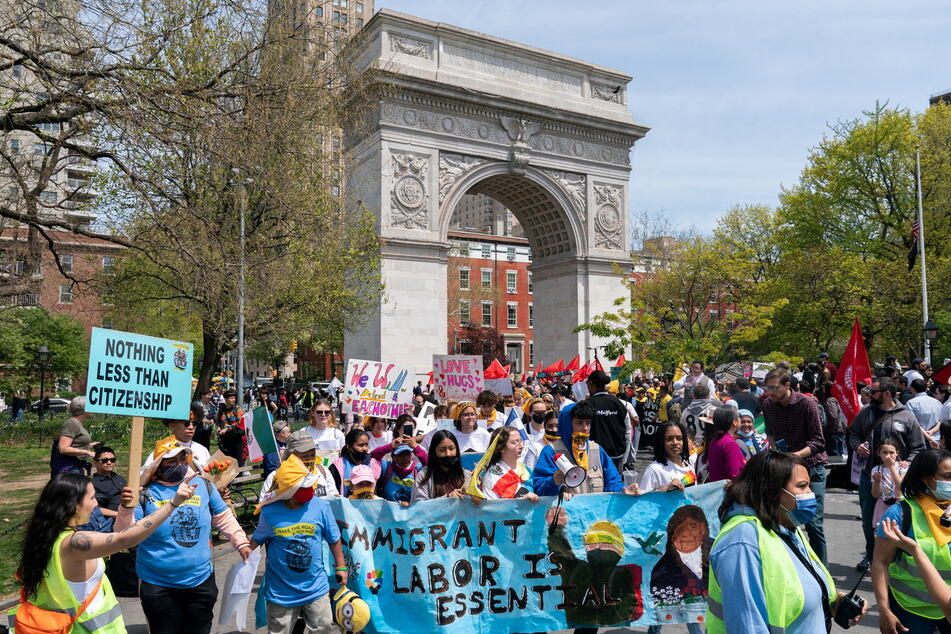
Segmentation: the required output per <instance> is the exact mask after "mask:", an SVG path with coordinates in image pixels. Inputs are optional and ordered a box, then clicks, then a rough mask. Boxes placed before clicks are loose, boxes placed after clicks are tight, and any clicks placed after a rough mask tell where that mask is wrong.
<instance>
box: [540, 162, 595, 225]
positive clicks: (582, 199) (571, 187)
mask: <svg viewBox="0 0 951 634" xmlns="http://www.w3.org/2000/svg"><path fill="white" fill-rule="evenodd" d="M543 171H544V172H545V173H546V174H548V176H550V177H551V178H552V179H553V180H554V181H555V182H557V183H558V184H559V185H560V186H561V188H562V189H564V190H565V193H566V194H568V198H570V199H571V202H572V203H574V206H575V209H576V210H577V212H578V215H579V216H581V220H584V219H585V217H586V216H587V212H588V196H587V192H586V190H587V187H586V185H587V178H586V177H585V175H584V174H574V173H572V172H559V171H558V170H543Z"/></svg>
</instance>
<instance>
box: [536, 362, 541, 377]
mask: <svg viewBox="0 0 951 634" xmlns="http://www.w3.org/2000/svg"><path fill="white" fill-rule="evenodd" d="M541 371H542V362H541V361H539V362H538V365H537V366H535V376H538V373H539V372H541Z"/></svg>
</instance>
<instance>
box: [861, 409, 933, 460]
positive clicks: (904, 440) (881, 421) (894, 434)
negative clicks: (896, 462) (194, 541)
mask: <svg viewBox="0 0 951 634" xmlns="http://www.w3.org/2000/svg"><path fill="white" fill-rule="evenodd" d="M848 434H849V435H848V439H849V447H851V448H852V450H853V451H855V449H856V448H857V447H858V446H859V445H861V444H862V443H863V442H868V444H869V453H870V455H869V457H870V458H871V460H866V461H865V468H864V469H863V471H864V472H865V473H866V474H871V473H872V467H874V466H877V465H878V463H879V459H878V455H877V453H876V451H875V447H876V445H878V443H880V442H881V441H883V440H885V439H886V438H889V439H891V440H894V441H895V444H897V445H898V455H899V456H900V458H901V459H902V460H908V461H909V462H910V461H911V460H912V459H914V457H915V456H917V455H918V452H919V451H924V450H925V448H926V447H925V437H924V435H923V433H922V431H921V426H920V425H919V424H918V419H917V418H915V415H914V414H912V413H911V411H909V410H908V409H907V408H906V407H905V406H904V405H901V404H900V403H899V402H898V401H895V408H894V409H890V410H888V411H885V410H882V409H879V408H878V407H876V406H875V405H871V404H869V405H866V406H865V407H863V408H862V409H861V410H859V413H858V414H856V415H855V418H854V419H853V420H852V425H851V426H850V427H849V430H848Z"/></svg>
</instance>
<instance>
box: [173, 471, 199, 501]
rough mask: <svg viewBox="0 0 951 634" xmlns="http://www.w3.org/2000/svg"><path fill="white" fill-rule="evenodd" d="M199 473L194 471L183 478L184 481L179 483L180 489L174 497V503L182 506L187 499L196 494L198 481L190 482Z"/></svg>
mask: <svg viewBox="0 0 951 634" xmlns="http://www.w3.org/2000/svg"><path fill="white" fill-rule="evenodd" d="M197 475H198V474H197V473H193V474H191V475H190V476H188V477H187V478H185V479H184V480H182V483H181V484H179V485H178V491H176V492H175V497H173V498H172V504H174V505H175V506H181V504H182V503H183V502H184V501H185V500H188V499H191V497H192V496H193V495H195V488H196V487H197V486H198V483H197V482H196V483H195V484H190V483H191V481H192V480H193V479H194V478H195V476H197Z"/></svg>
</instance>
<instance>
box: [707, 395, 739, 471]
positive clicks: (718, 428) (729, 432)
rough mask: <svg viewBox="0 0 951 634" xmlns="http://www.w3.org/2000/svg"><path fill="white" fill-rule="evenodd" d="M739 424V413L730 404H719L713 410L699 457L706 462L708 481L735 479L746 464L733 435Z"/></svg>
mask: <svg viewBox="0 0 951 634" xmlns="http://www.w3.org/2000/svg"><path fill="white" fill-rule="evenodd" d="M739 426H740V415H739V413H738V412H737V411H736V408H735V407H733V406H732V405H721V406H720V407H718V408H716V409H715V410H714V411H713V423H712V424H711V425H710V426H709V427H708V430H707V432H706V433H705V434H704V436H705V438H706V441H707V442H706V444H705V445H704V447H703V455H702V456H701V458H700V459H701V460H702V461H704V462H705V463H706V466H707V474H708V475H707V481H708V482H716V481H717V480H735V479H736V477H737V476H738V475H739V474H740V470H742V469H743V465H744V464H746V458H744V457H743V450H741V449H740V447H739V445H737V444H736V437H735V435H734V434H735V433H736V430H737V428H739Z"/></svg>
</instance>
